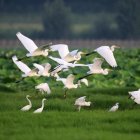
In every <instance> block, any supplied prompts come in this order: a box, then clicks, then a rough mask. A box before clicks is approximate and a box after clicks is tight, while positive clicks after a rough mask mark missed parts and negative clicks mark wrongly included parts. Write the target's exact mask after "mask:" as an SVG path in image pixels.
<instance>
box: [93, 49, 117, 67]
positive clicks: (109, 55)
mask: <svg viewBox="0 0 140 140" xmlns="http://www.w3.org/2000/svg"><path fill="white" fill-rule="evenodd" d="M95 51H97V52H98V53H99V54H100V55H101V56H102V57H103V58H104V59H105V60H106V61H107V63H108V64H109V65H110V66H112V67H117V63H116V60H115V57H114V54H113V52H112V51H111V50H110V48H109V46H101V47H99V48H97V49H96V50H95Z"/></svg>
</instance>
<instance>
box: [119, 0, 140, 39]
mask: <svg viewBox="0 0 140 140" xmlns="http://www.w3.org/2000/svg"><path fill="white" fill-rule="evenodd" d="M117 23H118V31H119V36H120V37H121V38H122V39H126V38H133V39H134V38H139V37H140V1H139V0H120V1H119V4H118V15H117Z"/></svg>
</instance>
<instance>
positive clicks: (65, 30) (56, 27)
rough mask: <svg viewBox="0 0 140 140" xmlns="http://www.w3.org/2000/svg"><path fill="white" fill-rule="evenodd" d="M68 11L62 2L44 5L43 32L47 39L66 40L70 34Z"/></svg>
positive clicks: (58, 0)
mask: <svg viewBox="0 0 140 140" xmlns="http://www.w3.org/2000/svg"><path fill="white" fill-rule="evenodd" d="M70 17H71V15H70V9H69V8H68V7H66V6H65V4H64V2H63V0H55V1H53V2H47V3H45V9H44V17H43V24H44V31H45V36H46V37H48V38H67V37H68V35H69V34H70V28H71V20H70Z"/></svg>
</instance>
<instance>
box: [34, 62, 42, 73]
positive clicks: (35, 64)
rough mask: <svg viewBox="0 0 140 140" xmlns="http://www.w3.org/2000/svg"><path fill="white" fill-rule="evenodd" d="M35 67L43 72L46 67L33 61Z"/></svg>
mask: <svg viewBox="0 0 140 140" xmlns="http://www.w3.org/2000/svg"><path fill="white" fill-rule="evenodd" d="M33 65H34V67H35V68H37V69H38V70H39V71H41V72H43V71H44V67H43V66H42V65H40V64H37V63H33Z"/></svg>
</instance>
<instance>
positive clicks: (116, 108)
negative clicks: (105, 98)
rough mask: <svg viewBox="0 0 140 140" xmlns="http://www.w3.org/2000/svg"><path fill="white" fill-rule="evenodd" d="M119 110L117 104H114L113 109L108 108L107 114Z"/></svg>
mask: <svg viewBox="0 0 140 140" xmlns="http://www.w3.org/2000/svg"><path fill="white" fill-rule="evenodd" d="M118 108H119V103H116V104H115V105H114V106H113V107H111V108H110V110H109V112H115V111H117V110H118Z"/></svg>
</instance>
